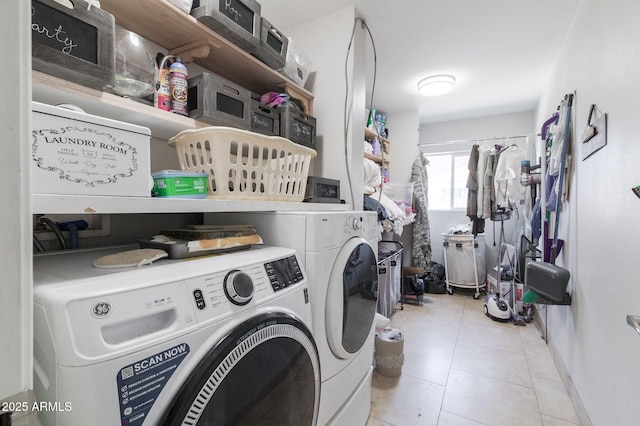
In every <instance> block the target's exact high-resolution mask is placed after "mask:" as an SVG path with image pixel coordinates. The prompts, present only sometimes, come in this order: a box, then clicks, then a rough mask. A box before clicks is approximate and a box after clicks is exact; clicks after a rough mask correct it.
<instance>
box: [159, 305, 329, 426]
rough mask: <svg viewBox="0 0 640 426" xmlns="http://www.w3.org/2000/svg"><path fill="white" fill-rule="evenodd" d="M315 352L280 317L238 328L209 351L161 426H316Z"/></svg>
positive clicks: (289, 320) (296, 327) (296, 326)
mask: <svg viewBox="0 0 640 426" xmlns="http://www.w3.org/2000/svg"><path fill="white" fill-rule="evenodd" d="M319 401H320V367H319V360H318V351H317V348H316V346H315V343H314V341H313V338H312V336H311V333H310V332H309V330H308V329H307V327H305V326H304V324H302V323H301V322H300V321H299V320H298V319H296V318H295V317H293V316H291V315H288V314H284V313H272V314H263V315H259V316H256V317H254V318H252V319H250V320H247V321H246V322H243V323H242V324H241V325H239V326H238V327H237V328H235V329H234V331H233V332H232V333H230V334H229V335H228V336H227V337H225V338H224V339H223V340H222V341H221V342H220V343H219V344H218V345H217V346H216V347H214V348H212V349H211V350H210V351H209V353H208V354H207V355H206V356H205V357H204V358H203V360H202V361H201V362H200V364H199V365H198V366H197V367H196V368H195V369H194V371H193V372H192V373H191V375H190V377H189V378H188V380H187V381H186V382H185V384H184V385H183V387H182V389H181V390H180V392H179V393H178V394H177V395H176V397H175V399H174V401H173V404H172V406H171V409H170V410H169V411H168V413H167V414H166V415H165V418H164V420H163V422H162V424H163V425H198V426H207V425H216V426H219V425H247V426H254V425H258V424H287V425H315V423H316V419H317V414H318V405H319Z"/></svg>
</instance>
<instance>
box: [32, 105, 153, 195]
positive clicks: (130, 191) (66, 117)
mask: <svg viewBox="0 0 640 426" xmlns="http://www.w3.org/2000/svg"><path fill="white" fill-rule="evenodd" d="M32 117H33V131H32V135H31V155H32V162H31V178H32V187H33V191H32V192H33V193H34V194H70V195H108V196H128V197H133V196H135V197H150V196H151V188H152V186H153V181H152V179H151V171H150V168H151V166H150V158H149V157H150V155H149V141H150V134H151V132H150V131H149V129H148V128H146V127H141V126H135V125H133V124H129V123H123V122H120V121H115V120H110V119H107V118H104V117H98V116H95V115H90V114H84V113H81V112H78V111H72V110H70V109H65V108H59V107H54V106H51V105H45V104H41V103H38V102H32Z"/></svg>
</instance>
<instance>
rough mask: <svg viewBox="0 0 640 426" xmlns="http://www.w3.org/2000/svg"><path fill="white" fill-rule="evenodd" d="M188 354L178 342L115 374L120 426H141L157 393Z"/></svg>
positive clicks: (183, 345)
mask: <svg viewBox="0 0 640 426" xmlns="http://www.w3.org/2000/svg"><path fill="white" fill-rule="evenodd" d="M188 353H189V345H187V344H186V343H181V344H179V345H176V346H173V347H171V348H169V349H166V350H164V351H162V352H158V353H157V354H154V355H151V356H149V357H146V358H142V359H140V360H138V361H136V362H134V363H133V364H129V365H127V366H125V367H123V368H121V369H120V370H119V371H118V377H117V383H118V400H119V402H120V421H121V424H122V425H123V426H124V425H127V426H137V425H142V423H143V422H144V421H145V420H146V418H147V414H148V413H149V410H151V407H153V404H154V403H155V402H156V400H157V399H158V396H159V395H160V392H162V389H164V387H165V385H166V384H167V382H168V381H169V379H170V378H171V375H172V374H173V373H174V372H175V371H176V369H177V368H178V366H179V365H180V363H181V362H182V361H184V359H185V357H186V356H187V354H188Z"/></svg>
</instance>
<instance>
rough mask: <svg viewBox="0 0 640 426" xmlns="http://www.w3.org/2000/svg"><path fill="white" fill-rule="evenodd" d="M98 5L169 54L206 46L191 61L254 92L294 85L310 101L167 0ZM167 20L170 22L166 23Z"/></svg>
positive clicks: (283, 78) (128, 0) (310, 97)
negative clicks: (204, 52)
mask: <svg viewBox="0 0 640 426" xmlns="http://www.w3.org/2000/svg"><path fill="white" fill-rule="evenodd" d="M101 7H102V8H103V9H104V10H106V11H107V12H109V13H111V14H112V15H113V16H114V17H115V19H116V23H117V24H118V25H121V26H123V27H125V28H127V29H131V30H132V31H135V32H136V33H137V34H139V35H141V36H142V37H144V38H147V39H149V40H151V41H153V42H154V43H157V44H159V45H160V46H163V47H165V48H166V49H168V50H169V52H170V53H171V54H175V55H179V56H182V55H183V54H184V55H185V56H188V57H190V56H191V55H190V50H191V48H193V47H194V46H202V45H206V46H208V47H209V51H208V54H207V55H206V56H204V57H199V55H196V56H195V57H194V58H193V60H194V62H195V63H197V64H198V65H201V66H203V67H204V68H207V69H208V70H210V71H213V72H214V73H216V74H218V75H220V76H222V77H224V78H226V79H228V80H231V81H233V82H234V83H236V84H239V85H241V86H243V87H245V88H247V89H249V90H251V91H253V92H255V93H258V94H263V93H266V92H270V91H278V90H281V89H282V88H283V87H289V86H295V87H296V91H295V93H296V97H299V98H301V100H302V101H303V102H304V103H305V104H309V105H311V104H312V102H313V94H312V93H311V92H309V91H308V90H306V89H304V88H303V87H300V86H299V85H297V84H296V83H295V82H294V81H292V80H291V79H289V78H288V77H286V76H284V75H282V74H280V73H279V72H278V71H276V70H274V69H273V68H271V67H269V66H268V65H266V64H264V63H263V62H261V61H260V60H258V59H257V58H255V57H253V56H251V55H250V54H249V53H247V52H245V51H244V50H242V49H240V48H239V47H237V46H236V45H235V44H233V43H231V42H230V41H228V40H227V39H225V38H224V37H222V36H220V35H219V34H217V33H215V32H214V31H213V30H211V29H210V28H208V27H206V26H205V25H203V24H201V23H200V22H199V21H198V20H197V19H195V18H194V17H193V16H191V15H189V14H186V13H185V12H183V11H182V10H180V9H179V8H177V7H175V6H174V5H173V4H171V3H169V2H168V1H167V0H136V1H131V0H102V1H101ZM168 22H170V23H171V24H170V25H167V23H168ZM309 109H311V108H309Z"/></svg>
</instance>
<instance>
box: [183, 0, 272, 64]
mask: <svg viewBox="0 0 640 426" xmlns="http://www.w3.org/2000/svg"><path fill="white" fill-rule="evenodd" d="M260 11H261V6H260V3H258V2H257V1H255V0H194V2H193V6H192V8H191V15H192V16H193V17H195V18H196V19H197V20H198V21H200V22H201V23H202V24H204V25H205V26H207V27H209V28H211V29H212V30H214V31H215V32H216V33H218V34H220V35H221V36H222V37H224V38H226V39H227V40H229V41H231V42H233V43H234V44H236V45H237V46H238V47H239V48H241V49H244V50H246V51H247V52H253V51H255V50H256V49H257V48H258V47H259V46H260V30H261V21H260Z"/></svg>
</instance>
